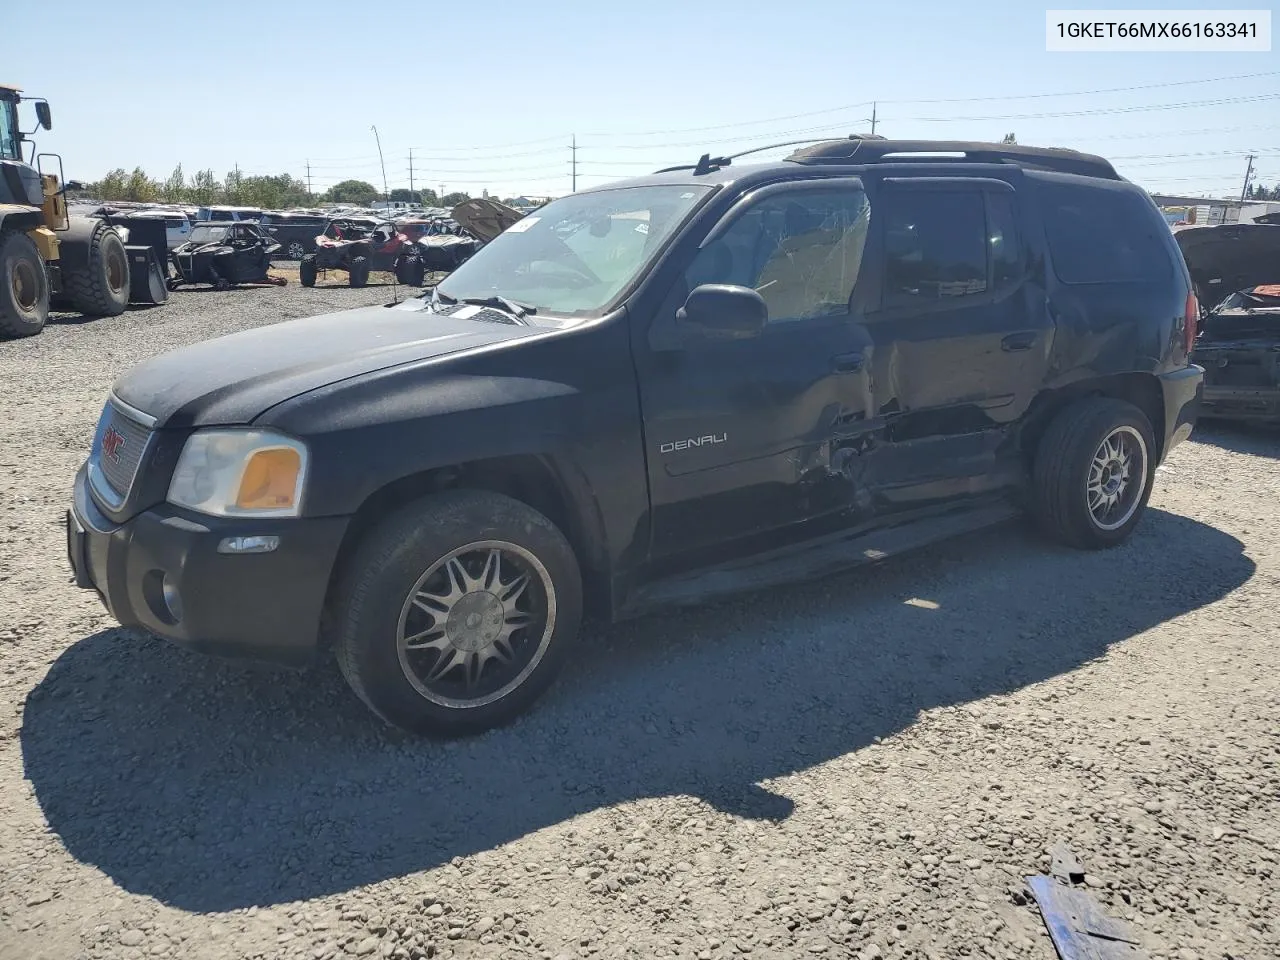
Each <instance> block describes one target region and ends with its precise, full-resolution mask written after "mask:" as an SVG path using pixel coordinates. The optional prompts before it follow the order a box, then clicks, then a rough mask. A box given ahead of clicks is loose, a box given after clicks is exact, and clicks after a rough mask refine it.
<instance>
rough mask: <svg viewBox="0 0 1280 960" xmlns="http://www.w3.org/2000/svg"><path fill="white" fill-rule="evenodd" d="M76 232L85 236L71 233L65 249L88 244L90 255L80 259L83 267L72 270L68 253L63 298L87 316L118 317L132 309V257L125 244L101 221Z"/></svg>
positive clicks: (65, 257) (65, 260)
mask: <svg viewBox="0 0 1280 960" xmlns="http://www.w3.org/2000/svg"><path fill="white" fill-rule="evenodd" d="M73 230H74V228H73ZM76 232H78V233H80V234H81V235H80V236H79V237H76V236H75V234H74V233H71V234H70V235H69V237H68V239H66V240H63V241H62V242H63V246H64V248H65V247H66V246H67V245H69V244H71V243H84V244H86V246H87V249H86V251H85V253H86V255H87V256H85V257H82V258H78V259H80V260H82V261H83V265H81V266H75V267H72V266H70V265H69V264H68V263H67V260H68V257H67V256H66V254H65V253H64V255H63V262H64V266H63V268H62V299H65V300H66V301H67V303H68V304H69V305H70V306H71V308H72V309H73V310H77V311H79V312H80V313H83V314H85V315H86V316H90V317H118V316H119V315H120V314H122V313H124V311H125V308H126V307H127V306H129V256H128V254H127V253H126V252H125V249H124V241H123V240H121V239H120V234H118V233H116V231H115V230H114V229H113V228H112V227H110V226H109V225H107V224H106V223H104V222H102V221H101V220H99V221H96V222H95V223H94V224H92V225H91V226H89V227H86V228H84V229H82V230H79V231H76Z"/></svg>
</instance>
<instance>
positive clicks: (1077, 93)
mask: <svg viewBox="0 0 1280 960" xmlns="http://www.w3.org/2000/svg"><path fill="white" fill-rule="evenodd" d="M1278 75H1280V71H1277V70H1270V71H1266V72H1264V73H1244V74H1236V75H1234V76H1229V77H1207V78H1205V79H1203V80H1173V81H1169V82H1166V83H1144V84H1138V85H1135V86H1129V87H1106V88H1102V89H1097V90H1071V91H1064V92H1060V93H1019V94H1008V95H1002V96H992V97H946V98H940V99H914V100H912V99H899V100H884V99H882V100H878V101H877V100H863V101H860V102H858V103H847V104H845V105H843V106H840V107H827V108H826V109H824V110H810V111H806V112H805V113H791V114H787V115H785V116H780V117H767V118H763V119H760V120H740V121H738V122H736V123H720V124H713V125H710V126H702V127H677V128H673V129H669V130H646V131H639V132H630V133H628V132H625V131H623V132H613V133H590V134H587V136H591V137H648V136H666V135H668V134H672V133H701V132H703V131H711V130H731V129H733V128H735V127H747V126H758V125H760V124H766V123H781V122H784V121H787V120H802V119H804V118H806V117H820V116H823V115H825V114H829V113H843V112H844V111H846V110H861V109H863V108H865V107H873V108H874V107H875V106H876V105H877V104H878V103H888V104H894V105H897V104H907V103H911V104H915V103H994V102H1000V101H1010V100H1040V99H1047V98H1052V97H1085V96H1099V95H1102V94H1108V93H1131V92H1134V91H1137V90H1157V89H1161V88H1164V87H1185V86H1192V85H1195V84H1204V83H1221V82H1224V81H1228V80H1253V79H1258V78H1260V77H1274V76H1278Z"/></svg>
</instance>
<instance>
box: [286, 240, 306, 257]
mask: <svg viewBox="0 0 1280 960" xmlns="http://www.w3.org/2000/svg"><path fill="white" fill-rule="evenodd" d="M285 253H286V254H287V255H288V257H289V259H290V260H301V259H302V258H303V257H305V256H306V255H307V248H306V247H305V246H304V245H303V243H302V241H301V240H290V241H289V246H287V247H286V248H285Z"/></svg>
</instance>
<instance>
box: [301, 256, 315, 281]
mask: <svg viewBox="0 0 1280 960" xmlns="http://www.w3.org/2000/svg"><path fill="white" fill-rule="evenodd" d="M298 282H299V283H300V284H302V285H303V286H304V287H314V286H315V285H316V255H315V254H314V253H309V254H307V255H306V256H305V257H303V258H302V262H301V263H299V264H298Z"/></svg>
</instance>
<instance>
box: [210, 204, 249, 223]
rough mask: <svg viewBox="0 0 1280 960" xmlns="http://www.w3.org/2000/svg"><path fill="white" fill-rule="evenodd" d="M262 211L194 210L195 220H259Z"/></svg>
mask: <svg viewBox="0 0 1280 960" xmlns="http://www.w3.org/2000/svg"><path fill="white" fill-rule="evenodd" d="M261 219H262V211H261V210H259V209H258V208H257V207H225V206H218V207H200V208H199V209H198V210H196V220H215V221H217V220H224V221H225V220H230V221H232V222H235V221H239V220H261Z"/></svg>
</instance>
